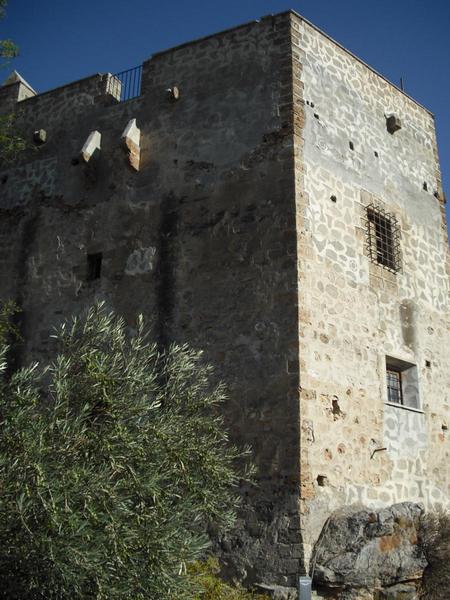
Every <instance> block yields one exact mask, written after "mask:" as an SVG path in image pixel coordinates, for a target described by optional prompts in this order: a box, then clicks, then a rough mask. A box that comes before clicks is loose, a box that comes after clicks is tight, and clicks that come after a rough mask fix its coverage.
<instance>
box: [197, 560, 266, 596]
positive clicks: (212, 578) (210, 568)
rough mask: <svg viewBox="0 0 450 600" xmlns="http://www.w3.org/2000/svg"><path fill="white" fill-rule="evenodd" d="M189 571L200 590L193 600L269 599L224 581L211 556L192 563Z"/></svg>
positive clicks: (215, 561)
mask: <svg viewBox="0 0 450 600" xmlns="http://www.w3.org/2000/svg"><path fill="white" fill-rule="evenodd" d="M189 571H190V573H191V575H192V576H193V579H194V581H196V582H197V584H198V585H199V586H200V587H201V590H202V591H201V592H200V593H199V594H198V595H197V596H196V597H195V600H269V599H268V596H265V595H261V594H256V593H254V592H247V591H246V590H244V589H243V588H242V587H240V586H238V587H232V586H231V585H228V584H226V583H224V582H223V581H222V580H221V579H220V577H219V572H220V568H219V563H218V562H217V560H215V559H213V558H209V559H208V560H207V561H206V562H204V563H202V562H197V563H194V564H193V565H192V567H191V568H190V570H189Z"/></svg>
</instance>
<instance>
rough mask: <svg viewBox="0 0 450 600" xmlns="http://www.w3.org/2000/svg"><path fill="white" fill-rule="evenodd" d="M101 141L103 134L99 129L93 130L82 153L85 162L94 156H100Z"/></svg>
mask: <svg viewBox="0 0 450 600" xmlns="http://www.w3.org/2000/svg"><path fill="white" fill-rule="evenodd" d="M101 141H102V134H101V133H100V132H99V131H91V133H90V134H89V136H88V139H87V140H86V141H85V143H84V146H83V148H82V149H81V153H80V154H81V158H82V159H83V161H84V162H85V163H88V162H89V161H90V160H91V158H92V157H94V158H96V157H97V156H98V154H99V153H100V143H101Z"/></svg>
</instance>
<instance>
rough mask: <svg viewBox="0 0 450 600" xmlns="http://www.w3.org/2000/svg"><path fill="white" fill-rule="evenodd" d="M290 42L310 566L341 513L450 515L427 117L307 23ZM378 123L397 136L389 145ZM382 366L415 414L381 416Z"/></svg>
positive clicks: (431, 134) (440, 246) (442, 270)
mask: <svg viewBox="0 0 450 600" xmlns="http://www.w3.org/2000/svg"><path fill="white" fill-rule="evenodd" d="M293 28H294V31H295V32H296V36H298V37H296V36H294V45H295V46H296V48H294V52H295V53H297V55H298V56H299V60H300V63H301V65H302V66H301V72H302V75H301V78H302V83H303V101H304V118H305V125H304V128H303V132H302V143H301V146H302V147H303V148H302V150H299V151H300V152H302V154H303V161H302V164H303V174H302V181H303V183H302V185H298V189H297V213H298V222H299V227H298V247H299V290H300V302H299V307H300V308H299V313H300V331H299V336H300V383H301V408H300V410H301V431H302V438H301V477H302V497H301V511H302V519H303V530H304V542H305V546H306V552H307V555H308V552H309V551H310V550H311V546H312V544H314V542H315V541H316V539H317V537H318V535H319V533H320V530H321V527H322V525H323V523H324V521H325V520H326V518H327V517H328V516H329V514H330V512H331V511H332V510H334V509H336V508H338V507H339V506H341V505H343V504H353V503H362V504H365V505H368V506H373V507H378V506H383V505H389V504H392V503H395V502H399V501H403V500H410V501H418V502H422V503H424V504H425V505H426V506H433V505H439V504H446V503H448V499H449V484H450V432H449V430H448V429H447V428H448V426H449V421H450V401H449V394H450V369H449V352H448V349H449V347H450V333H449V322H450V321H449V277H448V274H447V272H446V261H447V260H448V246H447V238H446V235H445V223H444V222H443V211H442V205H441V198H442V190H441V183H440V173H439V165H438V161H437V151H436V142H435V131H434V120H433V117H432V116H431V115H430V113H429V112H427V111H426V110H425V109H423V108H422V107H420V106H419V105H417V104H416V103H415V102H413V101H412V100H411V99H409V98H408V97H407V96H406V95H404V94H403V93H402V92H400V91H399V90H398V89H396V88H395V87H394V86H392V85H391V84H389V83H388V82H386V81H385V80H384V79H383V78H382V77H380V76H379V75H377V74H376V73H375V72H374V71H372V70H371V69H370V68H368V67H367V66H366V65H364V64H363V63H362V62H360V61H359V60H358V59H356V58H355V57H353V56H352V55H351V54H349V53H348V52H347V51H345V50H344V49H342V48H341V47H339V46H338V45H337V44H336V43H334V42H333V41H331V40H330V39H328V38H327V37H326V36H325V35H323V34H322V33H320V32H319V31H317V30H316V29H314V28H313V27H312V26H310V25H309V24H308V23H305V22H304V21H302V20H301V19H299V18H294V21H293ZM390 114H395V115H396V116H397V117H399V118H400V119H401V122H402V128H401V130H399V131H397V132H396V133H394V134H390V133H389V132H388V131H387V128H386V116H388V115H390ZM350 142H351V143H352V145H353V150H352V149H351V147H350ZM424 183H425V184H426V186H424ZM424 187H426V188H427V190H425V189H424ZM370 202H375V203H377V204H379V205H381V206H383V207H384V208H385V209H386V210H387V211H388V212H390V213H393V214H395V215H396V217H397V218H398V220H399V223H400V228H401V255H402V271H401V272H400V273H396V274H392V273H390V272H388V271H387V270H386V269H384V268H383V267H381V266H379V265H376V264H373V263H371V262H370V261H369V258H368V256H367V252H366V250H365V243H366V231H365V227H364V217H365V214H366V206H367V205H368V204H369V203H370ZM386 356H393V357H396V358H398V359H401V360H404V361H407V362H409V363H413V364H415V365H417V369H418V376H419V388H420V400H421V406H420V410H419V411H413V410H408V409H406V408H402V407H400V406H392V405H387V404H386V401H387V392H386V373H385V364H386V363H385V357H386ZM426 361H429V363H430V364H431V366H427V364H428V363H427V362H426Z"/></svg>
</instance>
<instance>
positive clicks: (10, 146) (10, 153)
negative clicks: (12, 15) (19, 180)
mask: <svg viewBox="0 0 450 600" xmlns="http://www.w3.org/2000/svg"><path fill="white" fill-rule="evenodd" d="M6 4H7V0H0V19H2V18H3V17H4V16H5V7H6ZM18 53H19V50H18V48H17V46H16V44H14V42H12V41H11V40H8V39H5V40H0V57H1V58H4V59H5V60H4V61H3V62H0V69H2V68H4V67H6V66H7V65H8V64H9V61H10V60H11V58H14V57H15V56H17V55H18ZM27 146H28V144H27V143H26V141H25V139H24V138H23V136H22V135H21V133H20V132H19V131H18V130H17V129H16V127H15V118H14V115H4V116H1V117H0V161H1V162H6V163H10V162H13V161H14V160H15V159H16V158H17V156H18V154H19V153H20V152H22V151H23V150H25V148H27Z"/></svg>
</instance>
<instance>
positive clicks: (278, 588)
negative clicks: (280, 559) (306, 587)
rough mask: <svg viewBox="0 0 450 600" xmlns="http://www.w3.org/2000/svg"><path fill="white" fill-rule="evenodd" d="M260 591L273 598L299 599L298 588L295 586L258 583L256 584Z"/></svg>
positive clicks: (282, 599)
mask: <svg viewBox="0 0 450 600" xmlns="http://www.w3.org/2000/svg"><path fill="white" fill-rule="evenodd" d="M255 587H256V588H257V589H258V591H261V592H263V593H264V594H267V595H268V596H269V597H270V598H273V600H298V590H297V589H296V588H293V587H284V586H282V585H269V584H266V583H258V584H257V585H256V586H255Z"/></svg>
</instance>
